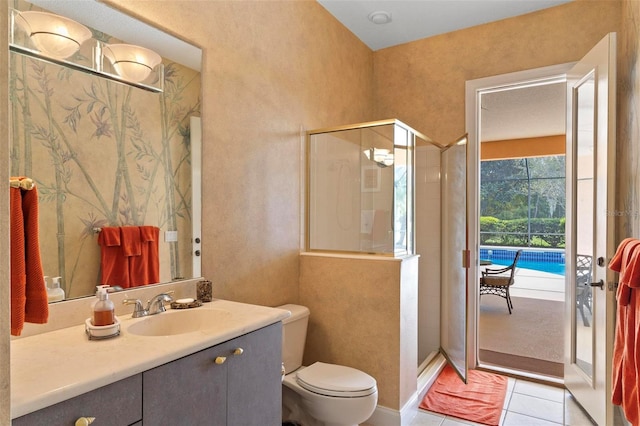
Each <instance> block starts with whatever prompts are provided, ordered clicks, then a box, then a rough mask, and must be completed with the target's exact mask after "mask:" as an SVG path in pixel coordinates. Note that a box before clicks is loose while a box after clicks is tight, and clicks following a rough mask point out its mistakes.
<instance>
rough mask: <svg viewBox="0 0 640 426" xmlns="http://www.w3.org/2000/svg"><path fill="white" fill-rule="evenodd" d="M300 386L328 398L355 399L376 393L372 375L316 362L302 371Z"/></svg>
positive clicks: (298, 379) (299, 375)
mask: <svg viewBox="0 0 640 426" xmlns="http://www.w3.org/2000/svg"><path fill="white" fill-rule="evenodd" d="M297 381H298V384H299V385H300V386H302V387H303V388H305V389H306V390H308V391H311V392H315V393H319V394H321V395H327V396H339V397H340V396H341V397H346V398H353V397H358V396H367V395H371V394H372V393H374V392H375V391H376V390H377V389H376V380H375V379H374V378H373V377H371V376H370V375H368V374H366V373H364V372H362V371H360V370H356V369H355V368H351V367H345V366H344V365H335V364H325V363H323V362H316V363H314V364H312V365H310V366H309V367H307V368H305V369H303V370H301V371H300V372H299V373H298V377H297Z"/></svg>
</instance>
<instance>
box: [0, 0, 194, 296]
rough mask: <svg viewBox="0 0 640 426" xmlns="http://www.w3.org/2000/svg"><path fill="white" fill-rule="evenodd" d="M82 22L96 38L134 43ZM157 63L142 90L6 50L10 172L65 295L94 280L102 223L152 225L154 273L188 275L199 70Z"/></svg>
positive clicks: (84, 289) (82, 291) (83, 290)
mask: <svg viewBox="0 0 640 426" xmlns="http://www.w3.org/2000/svg"><path fill="white" fill-rule="evenodd" d="M60 3H61V4H62V3H65V2H60ZM66 3H69V2H66ZM90 3H94V2H83V3H82V6H77V4H76V6H75V7H76V9H83V8H84V7H85V5H86V4H90ZM11 6H12V7H13V8H14V9H17V10H41V9H40V8H38V7H36V6H34V5H32V4H30V3H27V2H24V1H12V4H11ZM88 7H89V6H88ZM102 7H104V5H102ZM56 13H58V14H59V12H56ZM73 18H74V19H76V20H79V19H78V18H77V17H76V16H74V17H73ZM79 21H80V20H79ZM80 22H82V21H80ZM82 23H84V24H85V25H88V24H87V23H86V22H82ZM90 29H91V30H92V33H93V37H94V38H97V39H99V40H100V41H103V42H105V43H114V42H127V43H135V44H142V43H140V41H139V40H136V39H122V38H115V37H114V36H112V35H109V34H108V33H105V32H103V31H104V30H96V29H94V28H90ZM120 37H121V36H120ZM146 47H150V48H154V46H146ZM158 51H160V50H158ZM81 52H82V51H81ZM79 54H82V53H79ZM163 63H164V67H165V82H164V92H163V93H151V92H148V91H145V90H142V89H139V88H135V87H131V86H127V85H123V84H121V83H118V82H114V81H110V80H107V79H104V78H100V77H97V76H93V75H89V74H86V73H84V72H81V71H77V70H72V69H69V68H66V67H63V66H60V65H57V64H53V63H50V62H46V61H43V60H39V59H34V58H31V57H27V56H24V55H22V54H20V53H15V52H11V55H10V70H9V73H10V75H9V89H10V98H11V101H12V102H11V120H10V125H11V131H12V140H11V146H10V156H11V158H10V170H11V172H10V173H11V175H12V176H28V177H31V178H32V179H34V180H35V181H36V184H37V186H38V193H39V225H40V234H39V237H40V251H41V256H42V264H43V269H44V274H45V275H47V276H50V277H61V278H60V286H61V288H62V289H63V290H64V293H65V297H66V298H77V297H82V296H87V295H93V294H94V293H95V286H96V285H98V284H100V281H101V251H100V247H99V245H98V242H97V241H98V233H97V232H96V231H97V229H100V228H104V227H124V226H140V227H141V226H150V227H155V228H159V235H158V237H157V239H158V240H159V241H158V245H159V253H158V256H159V259H158V260H159V265H160V270H159V280H158V281H159V282H168V281H172V280H176V279H182V278H191V277H193V274H192V255H191V251H192V250H191V244H192V243H191V239H192V226H193V224H192V197H191V193H192V192H191V191H192V183H191V156H192V150H191V144H190V124H189V123H190V118H191V117H192V116H199V115H200V93H201V83H200V72H199V70H196V69H192V68H189V67H187V66H184V65H181V64H179V63H177V62H175V61H173V60H171V59H168V58H167V57H166V56H165V55H163ZM194 154H195V153H194ZM197 155H199V153H197ZM154 281H155V280H154ZM123 284H124V285H122V287H126V283H123Z"/></svg>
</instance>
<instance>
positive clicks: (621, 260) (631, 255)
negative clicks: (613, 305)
mask: <svg viewBox="0 0 640 426" xmlns="http://www.w3.org/2000/svg"><path fill="white" fill-rule="evenodd" d="M638 245H640V240H636V239H635V238H626V239H624V240H622V242H621V243H620V244H619V245H618V249H617V250H616V254H615V255H614V256H613V258H612V259H611V261H610V262H609V269H611V270H612V271H616V272H619V273H620V276H619V277H618V281H619V282H618V290H617V294H616V299H617V302H618V305H619V306H626V305H628V304H629V301H630V298H631V287H640V258H639V257H638V256H639V255H640V251H638V250H636V248H637V247H638Z"/></svg>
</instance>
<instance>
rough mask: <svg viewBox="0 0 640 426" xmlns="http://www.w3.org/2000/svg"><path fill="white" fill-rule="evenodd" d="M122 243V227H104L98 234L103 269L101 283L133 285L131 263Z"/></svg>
mask: <svg viewBox="0 0 640 426" xmlns="http://www.w3.org/2000/svg"><path fill="white" fill-rule="evenodd" d="M120 243H121V235H120V227H115V226H109V227H104V228H102V231H100V233H99V234H98V244H99V245H100V267H101V269H102V273H101V279H100V284H107V285H112V286H114V285H119V286H120V287H122V288H129V287H131V283H130V281H129V263H128V261H127V258H126V257H125V256H124V255H123V253H122V247H121V246H120Z"/></svg>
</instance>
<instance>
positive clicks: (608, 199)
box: [564, 33, 616, 426]
mask: <svg viewBox="0 0 640 426" xmlns="http://www.w3.org/2000/svg"><path fill="white" fill-rule="evenodd" d="M615 52H616V37H615V33H611V34H609V35H607V36H606V37H605V38H604V39H602V40H601V41H600V42H599V43H598V44H597V45H596V46H595V47H594V48H593V49H592V50H591V51H590V52H589V53H588V54H587V55H586V56H585V57H584V58H583V59H582V60H580V61H579V62H578V63H577V64H576V65H575V66H574V67H573V68H572V69H571V70H570V71H569V73H568V74H567V164H568V167H567V200H568V201H570V203H569V202H568V203H567V204H569V205H571V208H568V209H567V248H566V264H567V273H566V286H567V287H566V300H567V301H568V303H566V311H565V367H564V381H565V385H566V387H567V389H568V390H569V391H570V392H571V393H572V394H573V396H574V397H575V398H576V400H577V401H578V403H579V404H580V405H582V407H583V408H584V409H585V410H586V411H587V412H588V413H589V415H590V416H591V417H592V418H593V420H595V421H596V422H597V423H598V425H601V426H605V425H611V424H613V405H612V404H611V402H610V401H611V357H612V349H613V336H614V326H615V324H614V318H615V315H614V306H615V305H614V299H615V293H614V291H613V289H611V288H608V286H607V284H608V283H610V282H612V272H611V271H609V270H608V269H607V264H608V261H609V259H610V258H611V257H612V256H613V254H614V251H615V245H614V241H613V224H614V222H613V220H614V216H615V215H613V214H609V212H612V211H613V209H614V187H613V185H614V181H615V179H614V177H615V175H614V173H615V105H616V90H615V73H616V71H615V70H616V69H615V60H616V57H615ZM585 274H586V276H585Z"/></svg>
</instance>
